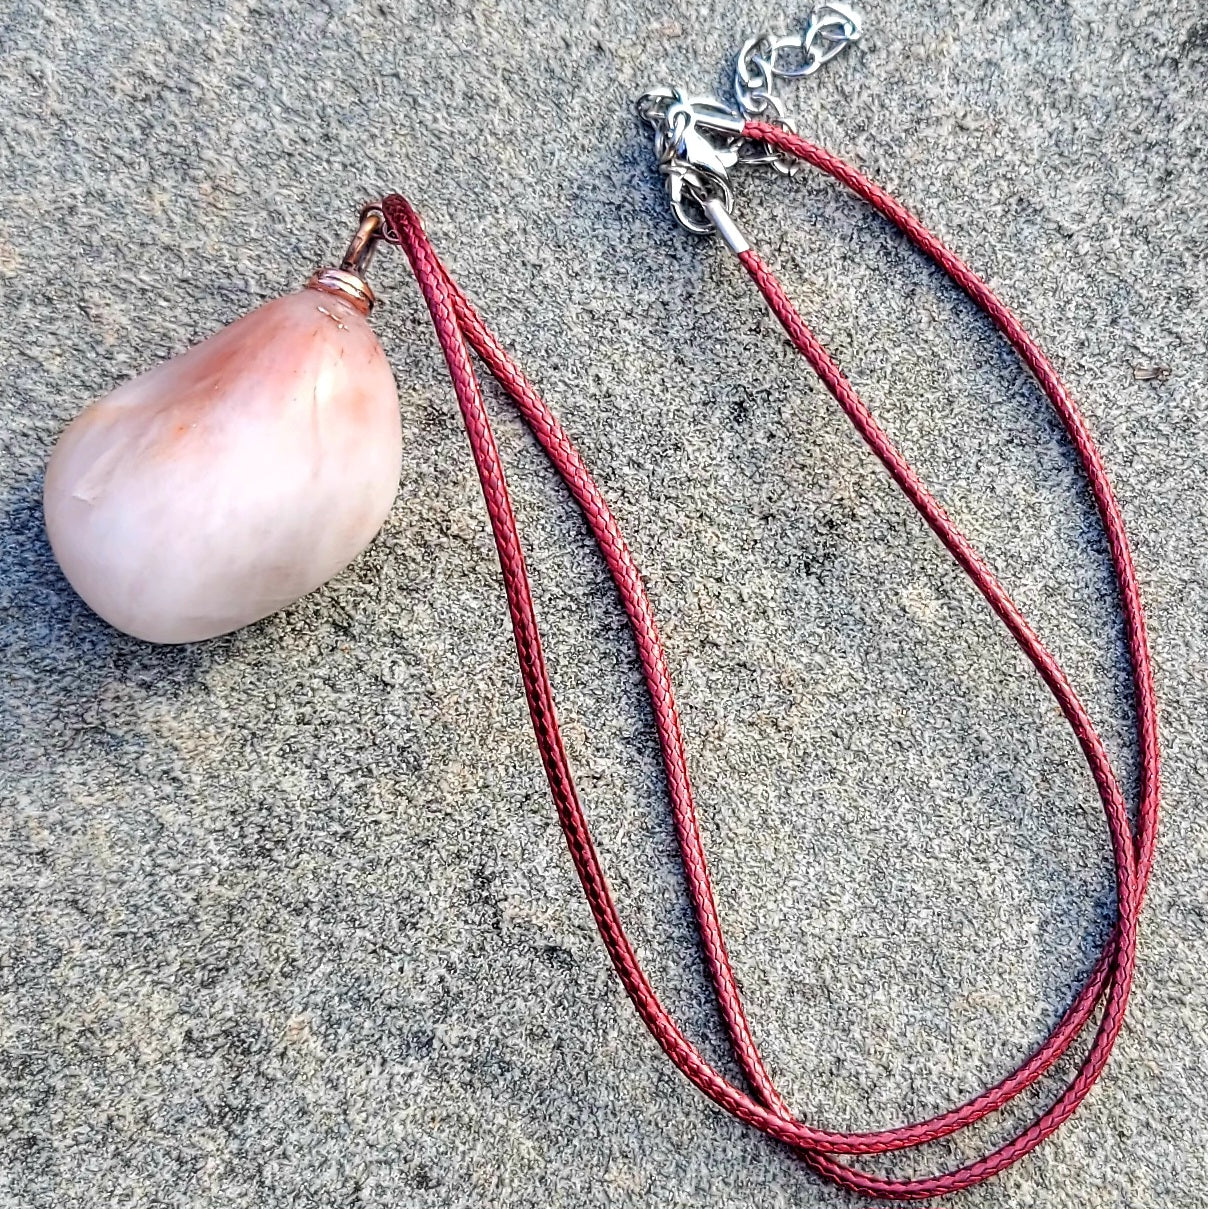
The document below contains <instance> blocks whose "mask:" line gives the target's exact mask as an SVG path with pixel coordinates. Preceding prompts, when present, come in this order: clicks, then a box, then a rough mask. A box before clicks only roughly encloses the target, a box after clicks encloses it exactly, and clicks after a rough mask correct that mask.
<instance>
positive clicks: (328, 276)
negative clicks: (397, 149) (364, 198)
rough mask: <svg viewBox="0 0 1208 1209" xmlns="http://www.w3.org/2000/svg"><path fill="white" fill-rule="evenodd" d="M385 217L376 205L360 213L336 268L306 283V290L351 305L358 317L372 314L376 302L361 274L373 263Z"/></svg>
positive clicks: (321, 271) (323, 270) (363, 274)
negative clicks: (318, 292)
mask: <svg viewBox="0 0 1208 1209" xmlns="http://www.w3.org/2000/svg"><path fill="white" fill-rule="evenodd" d="M384 222H385V216H384V215H383V214H382V211H381V209H380V208H379V207H378V206H376V205H371V206H366V207H365V209H364V210H362V211H361V225H360V226H359V227H357V230H356V234H355V235H354V236H353V237H352V240H351V241H350V243H349V244H348V250H347V251H346V252H345V253H344V259H343V260H341V261H340V267H339V268H326V269H320V270H319V271H318V272H317V273H316V274H315V275H314V276H313V277H312V278H311V279H310V280H309V281H308V282H307V283H306V285H307V288H308V289H312V290H322V291H323V292H324V293H327V294H335V295H336V297H338V298H343V299H344V301H345V302H348V303H351V304H352V305H353V306H354V307H356V309H357V310H358V311H360V312H361V314H362V315H368V314H369V312H370V311H371V310H373V304H374V302H375V301H376V298H375V296H374V293H373V290H372V289H371V288H370V286H369V282H368V281H366V280H365V271H366V270H367V269H368V268H369V263H370V261H371V260H373V253H374V252H375V251H376V250H377V245H378V240H379V239H381V238H382V226H383V224H384Z"/></svg>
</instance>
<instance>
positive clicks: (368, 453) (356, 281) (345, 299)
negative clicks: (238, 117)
mask: <svg viewBox="0 0 1208 1209" xmlns="http://www.w3.org/2000/svg"><path fill="white" fill-rule="evenodd" d="M380 223H381V214H380V211H377V210H375V209H369V210H367V211H366V212H365V214H364V216H363V218H362V223H361V228H360V230H359V231H358V232H357V235H356V238H354V240H353V242H352V245H351V246H350V247H349V250H348V254H347V255H346V256H345V259H344V262H343V265H342V267H341V268H339V269H326V270H323V271H322V272H320V273H318V274H316V275H315V276H314V277H313V278H312V279H311V282H310V284H309V285H308V286H307V288H306V289H304V290H302V291H300V292H299V293H297V294H289V295H287V296H285V297H283V298H277V299H275V300H274V301H272V302H269V303H266V304H265V305H264V306H262V307H260V308H258V309H257V310H255V311H252V312H251V314H249V315H245V316H244V317H243V318H242V319H238V320H236V321H235V322H234V323H232V324H230V325H229V326H228V327H225V328H223V329H222V330H221V331H219V332H216V333H215V334H214V335H213V336H210V337H209V338H208V339H206V340H204V341H202V343H200V344H198V345H197V346H196V347H194V348H191V349H189V350H188V352H185V353H183V354H181V355H180V356H178V357H174V358H173V359H172V360H170V361H167V362H165V363H164V364H162V365H158V366H156V367H155V368H153V369H151V370H148V371H147V372H146V373H144V374H142V375H140V376H139V377H137V378H134V379H133V380H132V381H129V382H126V383H125V384H124V385H122V386H119V387H118V388H117V390H115V391H113V393H112V394H109V395H106V396H105V397H104V398H102V399H100V400H98V401H97V402H95V403H93V404H92V406H90V407H89V408H87V410H85V411H84V412H83V413H81V415H79V416H78V417H77V418H76V419H75V420H74V421H73V422H72V423H71V424H70V425H69V426H68V428H67V429H66V431H65V432H64V433H63V435H62V436H61V437H60V438H59V441H58V444H57V445H56V446H55V449H54V452H53V453H52V455H51V458H50V464H49V466H48V467H47V470H46V484H45V489H44V507H45V515H46V529H47V532H48V534H49V536H50V544H51V548H52V549H53V550H54V554H55V557H56V558H57V559H58V562H59V566H60V567H62V569H63V573H64V575H66V577H67V579H68V580H69V581H70V583H71V585H72V587H74V588H75V590H76V591H77V592H78V593H79V594H80V596H81V597H83V599H84V600H85V602H86V603H87V604H88V605H89V606H91V608H92V609H93V610H94V611H95V612H97V613H98V614H100V616H101V617H103V618H104V619H105V620H106V621H108V622H109V623H110V624H111V625H113V626H116V627H117V628H118V629H119V630H124V631H125V632H126V633H128V634H133V635H134V636H135V637H137V638H143V639H146V640H147V641H149V642H196V641H198V640H200V639H204V638H212V637H214V636H215V635H218V634H225V633H227V632H228V631H230V630H235V629H238V628H239V627H240V626H245V625H248V624H249V623H251V622H253V621H257V620H259V619H260V618H262V617H267V616H268V615H269V614H270V613H274V612H276V611H277V610H278V609H283V608H285V607H286V606H287V605H290V604H292V603H293V602H294V601H295V600H297V599H298V598H299V597H301V596H304V595H306V593H308V592H312V591H314V589H315V588H317V587H319V586H320V585H321V584H323V583H325V582H326V581H327V580H328V579H330V578H331V577H332V576H333V575H335V574H337V573H338V572H339V571H341V570H342V569H343V568H344V567H346V566H347V565H348V564H349V563H350V562H351V561H352V560H353V559H354V558H356V556H357V555H358V554H360V553H361V551H362V550H364V549H365V547H366V546H367V545H368V544H369V543H370V542H371V541H372V540H373V538H374V536H375V534H376V533H377V532H378V530H379V529H380V528H381V526H382V523H383V521H385V519H386V516H387V515H388V513H389V511H390V508H391V505H392V503H393V501H394V496H395V492H396V490H397V487H398V478H399V470H400V465H401V461H402V444H401V431H400V422H399V409H398V392H397V390H396V388H395V384H394V375H393V374H392V372H391V369H390V364H389V362H388V361H387V359H386V354H385V353H384V352H383V350H382V346H381V345H380V344H379V343H378V340H377V337H376V336H375V335H374V333H373V330H372V328H371V327H370V326H369V322H368V319H367V316H368V313H369V310H370V308H371V306H372V304H373V292H372V291H371V290H370V289H369V286H368V284H367V283H366V282H365V280H364V277H363V275H362V274H363V270H364V268H365V266H366V264H367V262H368V260H369V257H370V255H371V253H372V249H373V247H374V243H375V241H376V239H377V236H378V230H379V227H380Z"/></svg>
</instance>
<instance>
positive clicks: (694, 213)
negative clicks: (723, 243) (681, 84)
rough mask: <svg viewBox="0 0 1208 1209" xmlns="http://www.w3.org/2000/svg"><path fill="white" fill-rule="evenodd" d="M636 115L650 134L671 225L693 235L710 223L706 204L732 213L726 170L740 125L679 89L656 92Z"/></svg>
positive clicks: (736, 150) (739, 119)
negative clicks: (718, 204)
mask: <svg viewBox="0 0 1208 1209" xmlns="http://www.w3.org/2000/svg"><path fill="white" fill-rule="evenodd" d="M638 115H639V116H640V117H641V119H642V120H643V121H644V122H646V123H647V125H649V126H650V127H651V129H652V130H653V132H654V154H655V159H656V160H657V161H658V168H659V172H660V173H662V175H663V177H664V179H665V181H666V184H667V195H668V197H669V198H670V200H671V209H672V211H673V213H674V214H675V217H676V221H677V222H679V224H680V225H681V226H682V227H685V228H687V230H689V231H693V232H695V233H696V234H697V235H707V234H709V233H710V232H712V231H713V230H714V223H713V222H711V221H710V220H709V219H708V218H707V217H706V215H705V213H704V209H703V207H704V205H705V203H706V202H709V201H720V202H721V204H722V205H723V206H724V207H725V209H726V212H727V213H729V212H730V211H731V210H732V209H733V208H734V196H733V193H732V192H731V190H730V181H729V173H730V169H731V168H733V167H734V165H735V164H737V163H738V162H739V158H740V147H741V144H742V142H743V138H742V128H743V124H744V121H745V119H744V118H743V116H742V115H741V114H740V113H735V111H734V110H732V109H729V108H727V107H726V106H725V105H723V104H722V103H721V102H720V101H718V100H717V99H715V98H714V97H693V96H688V95H686V94H685V92H684V90H683V89H680V88H676V89H671V88H660V89H656V90H655V91H653V92H648V93H646V94H645V96H643V97H642V99H641V100H640V101H639V102H638Z"/></svg>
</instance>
